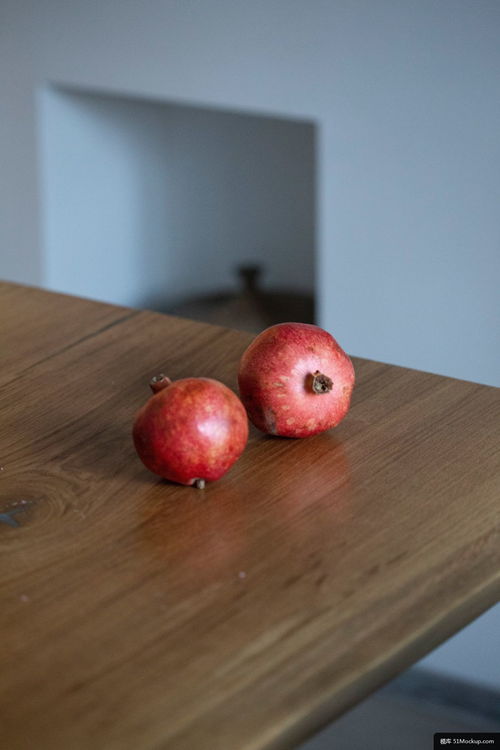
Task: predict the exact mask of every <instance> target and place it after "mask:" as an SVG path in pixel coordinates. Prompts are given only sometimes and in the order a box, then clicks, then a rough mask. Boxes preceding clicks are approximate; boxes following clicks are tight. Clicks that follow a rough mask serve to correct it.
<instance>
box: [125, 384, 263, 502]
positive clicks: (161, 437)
mask: <svg viewBox="0 0 500 750" xmlns="http://www.w3.org/2000/svg"><path fill="white" fill-rule="evenodd" d="M150 385H151V389H152V390H153V393H154V395H153V396H151V398H150V399H149V401H148V402H147V403H146V404H145V405H144V406H143V407H142V409H141V410H140V411H139V413H138V414H137V417H136V419H135V423H134V429H133V438H134V444H135V448H136V450H137V453H138V455H139V458H140V459H141V460H142V462H143V463H144V464H145V466H147V468H148V469H150V471H152V472H154V473H155V474H159V475H160V476H161V477H164V478H165V479H170V480H171V481H172V482H179V483H180V484H195V485H196V486H197V487H200V488H202V487H204V486H205V481H206V480H208V481H213V480H215V479H219V478H220V477H221V476H222V475H223V474H225V473H226V471H228V469H230V467H231V466H232V465H233V464H234V462H235V461H236V460H237V459H238V458H239V457H240V455H241V454H242V453H243V450H244V448H245V445H246V442H247V439H248V420H247V415H246V412H245V409H244V408H243V404H242V403H241V401H240V400H239V398H238V397H237V396H236V395H235V394H234V393H233V392H232V391H231V390H230V389H229V388H227V387H226V386H225V385H223V383H219V381H217V380H212V379H211V378H184V379H182V380H176V381H174V382H172V381H171V380H170V379H169V378H167V377H165V376H164V375H159V376H157V377H155V378H153V380H152V381H151V383H150Z"/></svg>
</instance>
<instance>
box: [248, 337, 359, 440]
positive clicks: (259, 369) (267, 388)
mask: <svg viewBox="0 0 500 750" xmlns="http://www.w3.org/2000/svg"><path fill="white" fill-rule="evenodd" d="M238 382H239V386H240V395H241V399H242V401H243V403H244V405H245V407H246V410H247V412H248V416H249V417H250V420H251V421H252V422H253V424H254V425H255V426H256V427H258V428H259V430H262V431H263V432H268V433H270V434H271V435H282V436H283V437H296V438H299V437H308V436H309V435H316V434H317V433H318V432H323V431H324V430H328V429H329V428H330V427H335V425H337V424H338V423H339V422H340V421H341V420H342V419H343V418H344V417H345V415H346V414H347V412H348V410H349V405H350V401H351V393H352V389H353V387H354V368H353V366H352V362H351V360H350V359H349V357H348V356H347V354H346V353H345V352H344V351H343V349H341V347H340V346H339V345H338V344H337V342H336V341H335V339H334V338H333V336H331V335H330V334H329V333H327V331H324V330H323V329H322V328H319V327H318V326H314V325H310V324H308V323H279V324H278V325H275V326H271V327H270V328H266V330H265V331H262V333H260V334H259V335H258V336H257V337H256V338H255V339H254V340H253V341H252V343H251V344H250V346H249V347H248V349H247V350H246V351H245V352H244V354H243V357H242V358H241V362H240V369H239V374H238Z"/></svg>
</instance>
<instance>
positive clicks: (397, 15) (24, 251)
mask: <svg viewBox="0 0 500 750" xmlns="http://www.w3.org/2000/svg"><path fill="white" fill-rule="evenodd" d="M0 13H1V18H0V29H1V30H0V34H1V39H0V42H1V44H0V49H1V53H0V54H1V55H2V59H0V101H1V102H2V106H3V107H4V108H5V107H6V106H7V109H6V111H4V112H3V116H2V118H1V120H0V128H1V130H0V149H1V151H0V162H1V163H2V177H1V186H2V187H1V190H2V192H1V194H0V210H1V211H2V215H1V217H0V233H1V234H0V247H1V248H2V259H1V271H0V272H1V274H2V275H3V276H4V277H6V278H11V279H19V280H26V281H30V282H35V283H36V282H40V280H41V278H42V276H41V274H42V262H41V261H42V259H41V255H40V247H41V229H40V223H39V202H38V195H37V189H36V186H37V180H38V174H39V172H38V168H37V166H38V165H37V151H36V132H37V125H38V123H37V120H36V116H35V115H36V106H35V102H36V94H37V91H38V90H39V88H40V87H41V86H42V85H44V84H45V83H47V82H56V83H62V84H67V85H82V86H88V87H90V88H95V87H102V88H103V89H107V90H112V91H116V92H121V93H124V94H130V95H136V94H137V95H144V96H151V97H153V98H159V99H166V100H174V101H184V102H186V103H195V104H201V105H207V106H220V107H228V108H229V109H238V108H241V109H242V110H245V111H255V112H261V113H267V114H278V115H281V116H285V117H287V116H291V117H299V118H305V119H310V120H314V121H316V122H317V123H318V125H319V134H320V142H319V168H320V176H319V192H318V200H319V215H318V219H319V221H318V233H319V235H318V237H319V242H318V251H319V255H318V261H319V263H318V272H317V289H318V295H319V303H320V308H321V322H322V323H323V324H324V325H325V327H327V328H329V329H330V330H332V331H333V332H334V333H335V335H337V336H338V338H339V339H340V341H341V343H342V344H343V345H344V346H345V347H346V348H347V349H348V350H349V351H350V352H351V353H353V354H358V355H362V356H368V357H375V358H377V359H380V360H383V361H390V362H395V363H398V364H402V365H408V366H412V367H417V368H424V369H429V370H432V371H435V372H439V373H443V374H447V375H452V376H455V377H460V378H468V379H472V380H476V381H478V382H484V383H492V384H493V383H496V384H497V385H500V366H499V360H498V351H499V341H498V332H499V331H500V326H498V320H497V318H498V287H499V276H500V253H499V244H500V243H499V240H500V236H499V235H500V232H499V220H498V205H499V204H500V201H499V198H500V163H499V162H500V139H499V138H498V133H499V132H500V97H499V96H498V92H499V89H500V85H499V84H500V81H499V71H500V45H499V44H498V39H499V31H500V4H499V3H498V2H497V0H476V1H475V2H470V0H419V1H418V2H415V0H349V2H345V1H344V0H310V2H308V3H303V2H298V0H286V2H285V0H253V2H251V3H249V2H247V1H246V0H211V1H210V2H204V1H203V0H183V2H176V1H174V0H171V1H167V0H163V1H161V0H151V1H150V2H147V3H141V2H137V1H136V0H90V1H87V2H83V1H82V2H72V3H67V2H64V1H63V0H44V2H43V3H40V2H36V0H3V3H2V6H1V10H0ZM489 616H490V617H494V618H496V619H495V623H496V632H498V630H500V612H499V610H498V608H496V610H494V611H493V613H492V614H491V615H489ZM474 627H476V626H473V628H474ZM469 632H470V633H473V632H474V631H473V629H471V630H470V631H469ZM465 637H466V638H467V639H468V640H466V642H465V643H464V649H466V650H468V653H469V654H470V659H465V658H464V656H463V654H462V659H461V665H462V666H461V668H462V671H463V673H464V674H465V675H469V676H470V677H473V678H476V679H482V677H483V673H482V672H481V671H480V670H479V669H471V664H473V663H474V654H475V652H476V649H477V640H478V639H477V638H475V637H474V635H473V634H472V635H466V636H465ZM430 658H431V659H432V657H430ZM484 677H485V679H487V678H488V675H487V674H486V673H484ZM498 683H500V673H499V676H498Z"/></svg>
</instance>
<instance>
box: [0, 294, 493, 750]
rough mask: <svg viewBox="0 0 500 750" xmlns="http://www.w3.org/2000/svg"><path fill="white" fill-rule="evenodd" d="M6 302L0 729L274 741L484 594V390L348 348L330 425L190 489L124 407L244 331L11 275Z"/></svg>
mask: <svg viewBox="0 0 500 750" xmlns="http://www.w3.org/2000/svg"><path fill="white" fill-rule="evenodd" d="M0 321H1V330H0V337H1V338H0V352H1V361H2V366H1V368H0V385H1V389H0V466H1V470H0V514H2V516H1V517H0V564H1V568H0V569H1V577H0V635H1V638H0V737H1V742H0V744H1V746H2V748H6V750H7V748H8V750H14V749H15V750H28V749H29V750H32V749H33V748H37V750H68V748H71V750H80V749H81V750H84V749H85V750H87V749H88V748H92V750H99V749H102V750H113V749H116V750H118V749H119V750H128V749H130V750H138V748H141V750H147V749H148V748H150V749H151V750H153V748H155V749H158V748H172V749H173V750H208V749H209V750H257V749H263V748H290V747H293V746H294V744H295V743H297V742H298V741H300V740H301V739H302V738H305V737H306V736H307V735H309V734H310V733H312V732H313V731H314V730H316V729H317V728H319V727H320V726H321V725H322V724H324V723H325V722H327V721H328V720H330V719H332V718H333V717H335V716H337V715H339V714H340V713H341V712H342V711H344V710H346V709H347V708H348V707H350V706H352V705H353V704H355V703H356V702H357V701H360V700H361V699H362V698H364V697H365V696H366V695H367V694H368V693H369V692H370V691H372V690H374V689H375V688H377V687H378V686H379V685H381V684H382V683H384V682H385V681H387V680H389V679H390V678H391V677H393V676H394V675H396V674H397V673H398V672H399V671H401V670H402V669H404V668H405V667H407V666H409V665H410V664H411V663H412V662H414V661H416V660H417V659H418V658H419V657H421V656H423V655H424V654H425V653H426V652H427V651H429V650H430V649H431V648H432V647H434V646H436V645H437V644H438V643H440V642H441V641H442V640H443V639H445V638H446V637H448V636H450V635H451V634H453V633H454V632H455V631H456V630H458V629H459V628H460V627H462V626H463V625H465V624H466V623H467V622H469V621H470V620H472V619H473V618H474V617H475V616H477V615H478V614H479V613H480V612H482V611H483V610H484V609H485V608H487V607H488V606H490V605H492V604H493V603H494V602H495V601H497V599H498V594H499V590H500V498H499V494H500V493H499V474H500V455H499V442H500V441H499V425H500V419H499V417H500V398H499V391H497V390H495V389H492V388H488V387H484V386H479V385H475V384H473V383H466V382H460V381H456V380H452V379H449V378H443V377H439V376H436V375H430V374H426V373H422V372H416V371H411V370H406V369H403V368H399V367H392V366H388V365H384V364H379V363H377V362H370V361H366V360H359V359H356V360H354V362H355V367H356V372H357V387H356V389H355V395H354V400H353V406H352V410H351V412H350V413H349V415H348V417H347V418H346V419H345V421H344V422H343V423H342V424H341V425H340V426H339V427H338V428H337V429H336V430H334V431H331V432H329V433H325V434H323V435H320V436H318V437H315V438H311V439H308V440H302V441H291V440H284V439H278V438H269V437H265V436H263V435H261V434H258V433H257V432H256V431H252V433H251V440H250V442H249V445H248V449H247V450H246V452H245V453H244V455H243V457H242V458H241V459H240V461H239V462H238V463H237V464H236V465H235V467H234V468H233V469H232V470H231V472H230V473H229V474H228V475H226V477H225V478H223V479H222V480H220V481H219V482H217V483H215V484H212V485H208V486H207V488H206V489H205V490H196V489H191V488H185V487H178V486H175V485H173V484H169V483H167V482H164V481H162V480H160V479H158V478H156V477H154V476H153V475H151V474H149V473H148V472H147V471H146V470H145V469H144V468H143V466H142V465H141V463H140V462H139V460H138V459H137V458H136V456H135V454H134V450H133V447H132V443H131V439H130V429H131V424H132V420H133V416H134V413H135V411H136V409H137V408H138V407H139V406H140V405H141V404H142V403H143V402H144V400H145V399H146V398H148V395H149V391H148V380H149V378H150V377H151V376H152V375H154V374H155V373H157V372H159V371H163V372H166V373H167V374H168V375H169V376H170V377H171V378H179V377H182V376H187V375H207V376H211V377H215V378H219V379H220V380H222V381H223V382H225V383H226V384H227V385H229V386H230V387H232V388H235V386H236V379H235V374H236V368H237V362H238V358H239V356H240V354H241V353H242V351H243V349H244V348H245V346H246V345H247V343H248V341H249V340H250V336H248V335H246V334H242V333H236V332H234V331H230V330H224V329H220V328H215V327H211V326H207V325H203V324H198V323H193V322H190V321H186V320H181V319H175V318H170V317H166V316H162V315H159V314H154V313H150V312H141V311H131V310H127V309H123V308H117V307H112V306H108V305H103V304H98V303H94V302H90V301H85V300H80V299H75V298H71V297H67V296H62V295H54V294H49V293H46V292H42V291H38V290H35V289H28V288H23V287H20V286H15V285H10V284H4V285H0ZM1 518H3V520H1ZM7 518H8V519H10V520H11V521H13V523H9V522H8V521H6V520H5V519H7Z"/></svg>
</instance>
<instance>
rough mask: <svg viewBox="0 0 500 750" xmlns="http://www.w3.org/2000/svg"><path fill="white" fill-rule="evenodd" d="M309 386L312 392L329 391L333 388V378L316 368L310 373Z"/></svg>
mask: <svg viewBox="0 0 500 750" xmlns="http://www.w3.org/2000/svg"><path fill="white" fill-rule="evenodd" d="M311 388H312V390H313V392H314V393H329V392H330V391H331V390H332V388H333V380H332V379H331V378H329V377H328V375H323V373H322V372H320V371H319V370H316V372H313V375H312V382H311Z"/></svg>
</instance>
